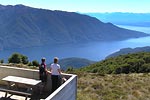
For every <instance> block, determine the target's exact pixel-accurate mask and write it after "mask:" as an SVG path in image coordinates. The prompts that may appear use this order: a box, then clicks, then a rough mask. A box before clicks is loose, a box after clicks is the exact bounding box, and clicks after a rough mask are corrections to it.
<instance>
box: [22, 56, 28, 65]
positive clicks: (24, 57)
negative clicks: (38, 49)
mask: <svg viewBox="0 0 150 100" xmlns="http://www.w3.org/2000/svg"><path fill="white" fill-rule="evenodd" d="M21 59H22V63H23V64H28V62H29V60H28V57H26V56H24V55H21Z"/></svg>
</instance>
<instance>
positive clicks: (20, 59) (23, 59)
mask: <svg viewBox="0 0 150 100" xmlns="http://www.w3.org/2000/svg"><path fill="white" fill-rule="evenodd" d="M8 62H9V63H16V64H19V63H23V64H27V63H28V62H29V61H28V57H27V56H24V55H22V54H19V53H13V54H12V55H11V56H10V57H9V58H8Z"/></svg>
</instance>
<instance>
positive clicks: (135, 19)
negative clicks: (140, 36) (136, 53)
mask: <svg viewBox="0 0 150 100" xmlns="http://www.w3.org/2000/svg"><path fill="white" fill-rule="evenodd" d="M84 14H86V15H89V16H92V17H96V18H97V19H99V20H101V21H103V22H111V23H113V24H117V25H129V26H141V27H150V20H149V18H150V13H129V12H112V13H92V12H91V13H84Z"/></svg>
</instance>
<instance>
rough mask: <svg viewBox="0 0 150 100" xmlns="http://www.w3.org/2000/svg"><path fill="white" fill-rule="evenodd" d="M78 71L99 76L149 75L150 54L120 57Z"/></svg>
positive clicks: (142, 53)
mask: <svg viewBox="0 0 150 100" xmlns="http://www.w3.org/2000/svg"><path fill="white" fill-rule="evenodd" d="M78 71H85V72H91V73H99V74H120V73H126V74H128V73H148V72H150V53H148V52H141V53H133V54H127V55H120V56H117V57H114V58H108V59H106V60H103V61H100V62H97V63H95V64H92V65H89V66H87V67H84V68H81V69H80V70H78Z"/></svg>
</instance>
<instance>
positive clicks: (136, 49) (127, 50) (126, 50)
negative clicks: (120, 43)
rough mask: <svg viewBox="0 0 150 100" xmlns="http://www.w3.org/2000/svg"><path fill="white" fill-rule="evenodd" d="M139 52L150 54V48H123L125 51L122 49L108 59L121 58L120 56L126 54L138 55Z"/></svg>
mask: <svg viewBox="0 0 150 100" xmlns="http://www.w3.org/2000/svg"><path fill="white" fill-rule="evenodd" d="M137 52H150V46H146V47H137V48H123V49H120V50H119V51H117V52H114V53H112V54H110V55H108V56H107V57H106V58H110V57H116V56H119V55H125V54H128V53H137Z"/></svg>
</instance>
